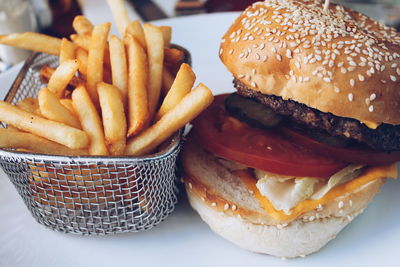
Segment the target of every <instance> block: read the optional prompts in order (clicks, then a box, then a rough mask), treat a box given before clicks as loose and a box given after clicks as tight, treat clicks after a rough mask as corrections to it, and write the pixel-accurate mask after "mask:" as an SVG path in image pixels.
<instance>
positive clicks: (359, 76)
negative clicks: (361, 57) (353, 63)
mask: <svg viewBox="0 0 400 267" xmlns="http://www.w3.org/2000/svg"><path fill="white" fill-rule="evenodd" d="M358 79H359V80H360V82H363V81H365V77H364V76H362V75H361V74H358Z"/></svg>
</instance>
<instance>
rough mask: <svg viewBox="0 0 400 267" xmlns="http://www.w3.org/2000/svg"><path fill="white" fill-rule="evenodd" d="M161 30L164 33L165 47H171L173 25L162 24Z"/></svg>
mask: <svg viewBox="0 0 400 267" xmlns="http://www.w3.org/2000/svg"><path fill="white" fill-rule="evenodd" d="M160 30H161V32H162V33H163V39H164V47H165V48H169V46H170V45H171V36H172V27H170V26H160Z"/></svg>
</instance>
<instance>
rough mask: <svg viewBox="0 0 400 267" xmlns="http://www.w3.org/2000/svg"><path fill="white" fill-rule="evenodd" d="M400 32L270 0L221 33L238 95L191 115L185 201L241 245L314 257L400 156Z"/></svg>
mask: <svg viewBox="0 0 400 267" xmlns="http://www.w3.org/2000/svg"><path fill="white" fill-rule="evenodd" d="M399 44H400V34H399V33H397V32H396V30H395V29H393V28H389V27H386V26H384V25H383V24H381V23H379V22H377V21H375V20H373V19H371V18H368V17H366V16H365V15H363V14H360V13H358V12H356V11H353V10H351V9H348V8H345V7H343V6H340V5H336V4H330V5H329V6H328V7H327V8H324V3H322V1H320V0H267V1H264V2H257V3H254V4H253V5H251V6H249V7H248V8H247V9H246V10H245V11H244V12H243V13H242V14H241V15H240V16H239V17H238V18H237V19H236V20H235V21H234V23H233V24H232V25H231V27H230V28H229V29H228V31H227V32H226V34H225V35H224V36H223V38H222V43H221V46H220V53H219V55H220V58H221V60H222V62H223V64H224V65H225V66H226V68H227V69H228V70H229V71H230V72H231V73H232V75H233V77H234V82H233V84H234V87H235V88H236V92H235V93H234V94H231V95H219V96H217V97H216V99H215V101H214V103H213V104H212V105H211V106H210V107H209V108H208V109H207V110H205V111H204V112H203V113H202V114H201V115H200V116H199V117H198V118H197V119H196V120H195V121H194V122H193V129H192V131H191V133H190V135H189V137H188V140H187V143H186V145H185V148H184V151H183V154H182V157H181V158H182V166H183V171H184V182H185V187H186V191H187V195H188V199H189V202H190V204H191V206H192V207H193V208H194V209H195V210H196V211H197V212H198V213H199V214H200V216H201V218H202V219H203V220H204V221H205V222H206V223H207V224H208V225H209V226H210V228H211V229H212V230H213V231H215V232H216V233H218V234H219V235H221V236H222V237H224V238H226V239H227V240H230V241H231V242H233V243H235V244H237V245H239V246H241V247H243V248H245V249H248V250H250V251H254V252H259V253H266V254H270V255H274V256H279V257H298V256H304V255H307V254H310V253H313V252H315V251H317V250H319V249H320V248H321V247H323V246H324V245H325V244H326V243H327V242H328V241H330V240H331V239H333V238H334V237H335V236H336V235H337V234H338V233H339V232H340V231H341V230H342V229H343V228H344V227H345V226H346V225H347V224H348V223H349V222H351V221H352V220H353V219H354V218H355V217H356V216H357V215H359V214H360V213H361V212H363V210H364V209H365V208H366V207H367V205H368V203H369V202H370V201H371V200H372V198H373V197H374V195H376V194H377V193H378V192H379V190H380V189H381V187H382V185H383V184H384V182H385V180H386V178H397V168H396V165H395V162H396V161H398V160H399V159H400V125H399V124H400V87H399V86H400V83H399V82H400V46H399Z"/></svg>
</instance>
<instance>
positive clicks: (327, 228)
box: [182, 140, 385, 258]
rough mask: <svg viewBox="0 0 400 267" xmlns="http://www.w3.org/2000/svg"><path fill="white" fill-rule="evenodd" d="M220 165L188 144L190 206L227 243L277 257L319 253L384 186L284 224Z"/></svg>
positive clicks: (376, 183) (379, 182) (185, 153)
mask: <svg viewBox="0 0 400 267" xmlns="http://www.w3.org/2000/svg"><path fill="white" fill-rule="evenodd" d="M220 161H221V159H219V158H217V157H216V156H214V155H213V154H211V153H208V152H206V151H204V150H203V149H201V148H200V147H199V146H198V145H197V144H195V143H193V142H192V140H190V141H189V143H188V144H187V145H186V147H185V149H184V151H183V154H182V163H183V168H184V181H185V187H186V191H187V195H188V199H189V202H190V204H191V206H192V207H193V209H194V210H196V211H197V212H198V213H199V215H200V216H201V218H202V219H203V220H204V221H205V222H206V223H207V224H208V225H209V226H210V228H211V229H212V230H213V231H214V232H215V233H217V234H219V235H221V236H222V237H224V238H225V239H227V240H229V241H231V242H233V243H235V244H236V245H238V246H240V247H242V248H245V249H247V250H250V251H253V252H257V253H265V254H269V255H273V256H277V257H285V258H294V257H299V256H305V255H308V254H311V253H313V252H316V251H318V250H319V249H320V248H322V247H323V246H324V245H325V244H326V243H328V242H329V241H330V240H331V239H333V238H335V236H336V235H337V233H339V232H340V231H341V230H342V229H343V228H344V227H345V226H346V225H347V224H348V223H349V222H351V221H352V220H353V219H354V218H355V217H356V216H357V215H359V214H360V213H361V212H362V211H363V210H364V209H365V208H366V207H367V205H368V203H369V202H370V201H371V199H372V198H373V196H374V195H375V194H376V193H377V192H379V190H380V188H381V187H382V185H383V184H384V182H385V179H376V180H373V181H371V182H370V183H368V184H366V185H364V186H362V187H360V188H359V189H357V190H355V191H354V192H352V193H350V194H346V195H345V196H341V197H339V198H336V199H335V200H333V201H331V202H329V203H327V204H326V205H324V207H322V209H319V210H318V211H317V210H313V211H310V212H307V213H305V214H302V215H301V216H299V217H297V218H294V219H292V220H290V221H285V222H281V221H276V220H275V219H273V218H272V217H271V216H269V215H268V214H267V212H266V211H265V210H263V209H262V208H261V207H260V206H257V203H258V202H257V200H256V199H255V197H254V196H252V194H251V193H248V192H247V191H248V190H247V189H246V188H245V186H244V185H243V184H242V183H241V181H240V179H239V178H237V177H235V176H234V174H233V172H232V171H231V170H229V169H228V168H227V167H226V166H227V164H226V163H224V164H220V163H219V162H220ZM338 203H340V204H339V205H338ZM343 203H346V204H343ZM338 206H339V207H341V208H340V209H338ZM342 206H344V207H342Z"/></svg>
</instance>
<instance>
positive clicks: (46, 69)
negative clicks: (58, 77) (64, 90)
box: [39, 65, 83, 88]
mask: <svg viewBox="0 0 400 267" xmlns="http://www.w3.org/2000/svg"><path fill="white" fill-rule="evenodd" d="M55 71H56V69H55V68H52V67H50V66H49V65H44V66H43V67H42V68H41V69H40V71H39V76H40V80H41V81H42V82H43V83H48V82H49V80H50V77H51V76H52V75H53V73H54V72H55ZM81 83H83V81H82V80H81V79H79V78H78V77H76V76H72V79H71V80H70V81H69V83H68V86H70V87H73V88H75V87H77V86H78V85H80V84H81Z"/></svg>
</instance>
